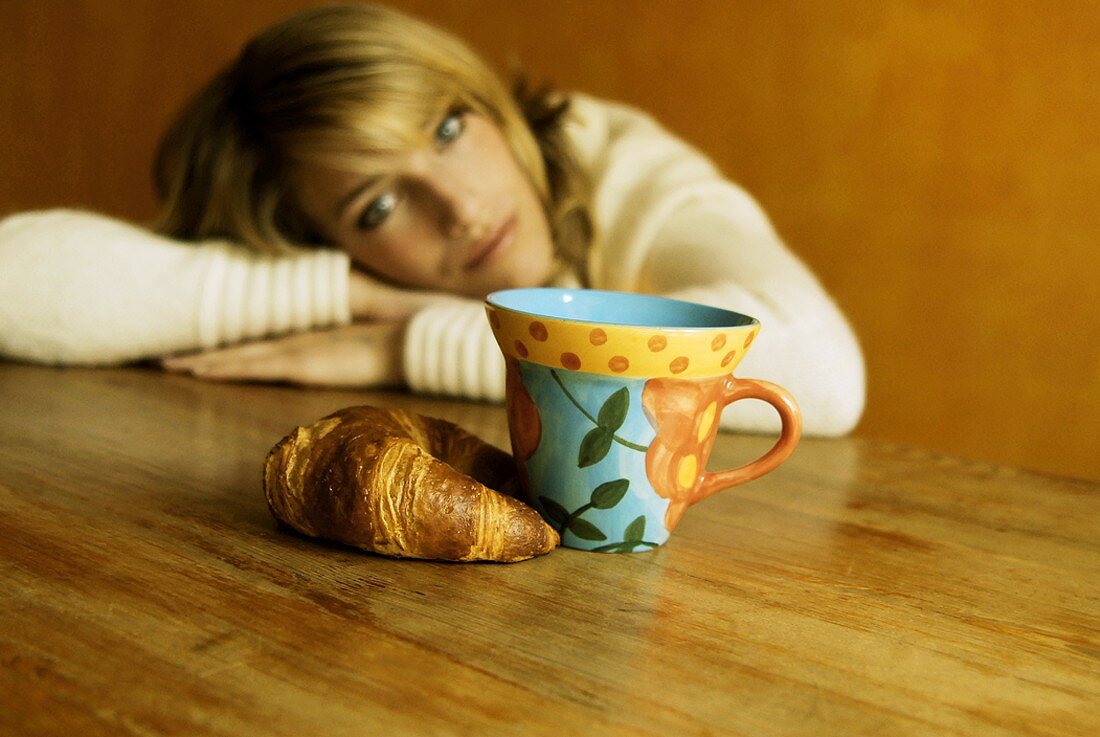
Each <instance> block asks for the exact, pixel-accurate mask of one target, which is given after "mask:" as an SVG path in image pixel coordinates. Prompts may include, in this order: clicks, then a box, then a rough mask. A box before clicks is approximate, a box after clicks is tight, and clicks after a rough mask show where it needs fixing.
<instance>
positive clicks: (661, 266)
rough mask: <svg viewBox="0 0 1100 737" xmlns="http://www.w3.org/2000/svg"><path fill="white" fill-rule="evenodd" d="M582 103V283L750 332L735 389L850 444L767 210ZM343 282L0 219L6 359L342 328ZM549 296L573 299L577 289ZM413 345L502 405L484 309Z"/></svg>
mask: <svg viewBox="0 0 1100 737" xmlns="http://www.w3.org/2000/svg"><path fill="white" fill-rule="evenodd" d="M573 100H574V104H573V113H574V114H573V119H572V120H571V121H570V124H569V129H568V131H569V135H570V137H571V139H572V141H573V142H574V144H575V146H576V149H577V153H578V156H579V158H580V163H581V165H582V166H583V167H585V168H586V169H587V170H588V171H589V172H590V174H591V176H592V177H593V185H594V194H595V197H594V202H593V215H594V219H595V222H596V227H597V231H598V236H597V239H596V242H595V243H594V245H593V247H592V249H591V250H590V253H589V256H588V267H589V275H590V280H591V284H590V285H589V286H591V287H593V288H596V289H611V290H617V291H631V292H647V293H654V294H662V295H666V296H671V297H676V298H680V299H689V300H692V301H696V302H702V303H706V304H711V305H715V306H719V307H724V308H727V309H732V310H736V311H738V312H743V313H745V314H748V315H751V316H753V317H756V318H757V319H759V320H760V322H761V327H762V329H761V332H760V335H759V337H758V338H757V340H756V342H755V343H754V345H753V348H752V350H750V351H749V353H748V355H747V356H746V357H745V359H744V360H743V361H742V363H741V366H740V367H739V369H738V371H737V373H738V375H739V376H751V377H756V378H761V379H767V380H769V381H774V382H776V383H778V384H781V385H783V386H784V387H786V388H787V389H788V390H790V392H791V393H792V394H793V395H794V396H795V397H796V399H797V400H798V402H799V404H800V406H801V408H802V412H803V418H804V422H805V431H806V432H807V434H811V435H840V434H843V433H846V432H848V431H850V430H851V429H852V428H853V427H854V426H855V424H856V422H857V421H858V420H859V417H860V414H861V413H862V410H863V404H864V368H863V359H862V356H861V354H860V350H859V346H858V344H857V342H856V340H855V337H854V336H853V334H852V331H851V329H850V328H849V326H848V324H847V322H846V321H845V320H844V317H843V316H842V315H841V313H840V311H839V309H837V306H836V305H835V304H834V303H833V301H832V300H831V299H830V298H829V297H828V295H827V294H826V293H825V292H824V290H823V289H822V288H821V286H820V284H818V282H817V280H816V279H815V278H814V277H813V275H812V274H811V273H810V272H809V271H808V270H807V269H806V267H805V266H804V265H803V264H802V263H801V262H800V261H799V260H798V259H797V258H796V257H795V256H794V255H793V254H792V253H791V252H790V251H789V250H788V249H787V248H786V247H785V246H784V245H783V243H782V242H781V241H780V239H779V237H778V236H777V235H776V233H775V230H774V229H773V227H772V225H771V224H770V222H769V221H768V219H767V217H766V216H765V215H764V213H763V211H762V210H761V209H760V207H759V205H757V204H756V202H755V201H754V200H753V199H752V198H751V197H750V196H749V195H748V194H747V193H746V192H744V191H743V190H742V189H740V188H739V187H737V186H736V185H734V184H732V183H731V182H729V181H727V180H725V179H724V178H723V177H722V176H721V175H720V174H719V173H718V172H717V171H716V170H715V168H714V167H713V165H712V164H711V163H710V162H709V161H708V160H707V159H706V158H705V157H703V156H701V155H700V154H699V153H697V152H696V151H694V150H692V149H691V148H690V147H688V146H687V145H686V144H684V143H683V142H682V141H679V140H678V139H676V138H675V137H673V136H671V135H670V134H669V133H667V132H666V131H664V130H663V129H662V128H660V127H659V126H658V125H657V124H656V123H655V122H653V121H652V120H651V119H650V118H648V117H647V116H645V115H643V114H641V113H639V112H638V111H636V110H633V109H631V108H628V107H625V106H621V105H615V104H611V103H606V102H602V101H597V100H594V99H592V98H589V97H586V96H582V95H577V96H575V97H574V98H573ZM349 267H350V263H349V260H348V258H347V256H346V255H344V254H343V253H341V252H339V251H334V250H317V251H303V252H302V253H301V254H298V255H294V256H289V257H279V258H275V257H266V256H258V255H255V254H253V253H252V252H250V251H248V250H246V249H244V248H243V247H241V246H238V245H233V244H229V243H224V242H205V243H201V244H191V243H180V242H176V241H173V240H170V239H167V238H164V237H162V236H158V235H156V234H153V233H150V232H148V231H146V230H144V229H141V228H137V227H135V226H132V225H128V224H125V223H122V222H119V221H117V220H112V219H110V218H106V217H103V216H99V215H94V214H90V213H84V212H77V211H68V210H54V211H47V212H40V213H25V214H21V215H16V216H12V217H9V218H7V219H5V220H3V221H0V295H3V296H2V299H0V355H3V356H7V357H10V358H16V359H21V360H30V361H36V362H40V363H51V364H84V365H110V364H118V363H124V362H127V361H133V360H139V359H144V358H152V357H157V356H163V355H167V354H171V353H177V352H180V351H187V350H194V349H208V348H213V347H215V346H218V345H223V344H227V343H234V342H238V341H241V340H247V339H251V338H257V337H261V336H264V335H273V334H279V333H285V332H288V331H293V330H306V329H311V328H320V327H326V326H330V325H339V324H345V323H347V322H349V320H350V312H349V307H348V270H349ZM556 284H558V285H563V286H579V282H578V280H577V278H576V277H575V276H574V275H572V274H565V275H563V276H562V277H561V278H559V279H558V280H557V282H556ZM405 341H406V342H405V347H404V348H405V350H404V365H405V374H406V380H407V382H408V384H409V386H410V388H411V389H413V390H414V391H418V392H428V393H440V394H448V395H453V396H459V397H467V398H475V399H490V400H494V401H499V400H501V399H503V396H504V363H503V359H502V358H501V356H500V353H499V351H498V349H497V347H496V344H495V342H494V341H493V338H492V334H491V332H490V330H489V326H488V322H487V321H486V319H485V313H484V309H483V307H482V303H481V302H480V301H478V300H459V299H455V300H449V301H448V302H447V303H445V304H440V305H436V306H433V307H429V308H427V309H424V310H422V311H420V312H419V313H417V314H416V315H415V316H414V317H413V319H412V320H411V322H410V323H409V328H408V330H407V332H406V338H405ZM722 426H723V427H724V428H727V429H740V430H749V431H766V432H774V431H775V430H776V429H777V427H778V421H777V417H776V415H775V411H774V410H772V409H771V408H770V407H768V406H767V405H765V404H763V403H761V402H745V401H742V402H738V403H736V404H734V405H732V406H731V407H729V408H728V409H727V410H726V411H725V413H724V414H723V417H722Z"/></svg>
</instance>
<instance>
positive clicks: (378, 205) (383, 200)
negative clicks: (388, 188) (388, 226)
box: [359, 192, 397, 230]
mask: <svg viewBox="0 0 1100 737" xmlns="http://www.w3.org/2000/svg"><path fill="white" fill-rule="evenodd" d="M396 207H397V197H395V196H394V195H393V193H392V192H387V193H386V194H384V195H382V196H381V197H378V198H375V199H373V200H371V202H370V204H368V205H367V207H366V209H364V210H363V214H362V215H360V216H359V228H360V229H362V230H373V229H374V228H377V227H378V226H379V225H381V224H382V221H383V220H385V219H386V218H387V217H389V216H390V213H391V212H393V211H394V208H396Z"/></svg>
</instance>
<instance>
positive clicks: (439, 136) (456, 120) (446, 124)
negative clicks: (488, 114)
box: [435, 112, 466, 149]
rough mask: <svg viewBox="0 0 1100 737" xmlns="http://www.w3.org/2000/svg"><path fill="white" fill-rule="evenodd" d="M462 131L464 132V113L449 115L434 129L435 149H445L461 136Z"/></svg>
mask: <svg viewBox="0 0 1100 737" xmlns="http://www.w3.org/2000/svg"><path fill="white" fill-rule="evenodd" d="M464 130H466V120H465V116H464V113H462V112H452V113H449V114H448V115H447V117H446V118H444V119H443V122H442V123H440V124H439V127H438V128H436V129H435V147H436V148H438V149H443V148H446V147H447V146H448V145H450V144H451V143H452V142H453V141H454V140H455V139H456V138H458V137H459V136H461V135H462V131H464Z"/></svg>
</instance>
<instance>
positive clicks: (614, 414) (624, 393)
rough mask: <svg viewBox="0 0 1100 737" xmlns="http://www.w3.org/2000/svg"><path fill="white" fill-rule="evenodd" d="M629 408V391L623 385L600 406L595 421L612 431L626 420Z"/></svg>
mask: <svg viewBox="0 0 1100 737" xmlns="http://www.w3.org/2000/svg"><path fill="white" fill-rule="evenodd" d="M629 409H630V392H629V391H628V390H627V388H626V387H625V386H624V387H623V388H621V389H619V390H618V391H616V392H615V393H614V394H612V395H611V396H610V397H608V398H607V400H606V401H605V402H604V403H603V406H602V407H600V414H599V416H597V417H596V423H597V424H598V425H599V426H600V427H602V428H605V429H606V430H608V432H611V433H614V432H615V431H616V430H618V429H619V428H620V427H622V425H623V423H624V422H625V421H626V413H627V410H629Z"/></svg>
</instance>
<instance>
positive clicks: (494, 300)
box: [485, 287, 758, 328]
mask: <svg viewBox="0 0 1100 737" xmlns="http://www.w3.org/2000/svg"><path fill="white" fill-rule="evenodd" d="M485 301H486V302H487V303H488V304H489V305H491V306H493V307H496V308H498V309H502V310H510V311H512V312H518V313H522V314H526V315H531V316H532V317H545V318H551V319H556V320H571V321H575V322H592V323H601V324H605V325H626V326H632V327H652V328H731V327H742V326H745V325H755V324H756V323H757V322H758V321H757V320H756V319H755V318H752V317H749V316H748V315H742V314H741V313H739V312H732V311H730V310H723V309H720V308H718V307H708V306H707V305H701V304H696V303H694V302H684V301H682V300H678V299H668V298H666V297H653V296H650V295H644V294H627V293H625V292H607V291H602V290H598V289H556V288H551V287H537V288H532V289H505V290H503V291H499V292H493V293H492V294H490V295H489V296H488V297H486V299H485Z"/></svg>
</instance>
